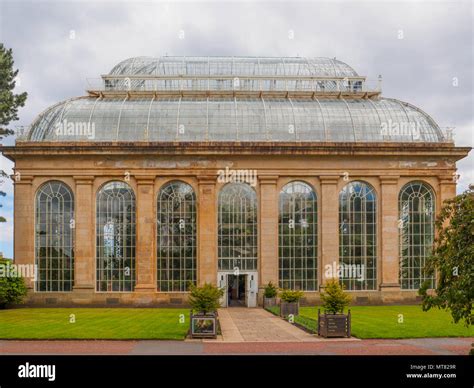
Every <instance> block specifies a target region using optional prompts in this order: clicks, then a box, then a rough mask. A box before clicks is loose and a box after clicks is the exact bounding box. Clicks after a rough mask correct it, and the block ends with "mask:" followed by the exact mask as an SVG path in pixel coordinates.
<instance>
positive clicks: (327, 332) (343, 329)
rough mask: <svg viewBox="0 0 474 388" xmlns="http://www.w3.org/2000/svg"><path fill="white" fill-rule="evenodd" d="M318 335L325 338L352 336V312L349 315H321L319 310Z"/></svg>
mask: <svg viewBox="0 0 474 388" xmlns="http://www.w3.org/2000/svg"><path fill="white" fill-rule="evenodd" d="M318 335H320V336H321V337H325V338H336V337H350V336H351V310H349V312H348V313H347V314H321V311H320V310H319V309H318Z"/></svg>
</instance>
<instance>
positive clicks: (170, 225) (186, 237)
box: [157, 181, 196, 291]
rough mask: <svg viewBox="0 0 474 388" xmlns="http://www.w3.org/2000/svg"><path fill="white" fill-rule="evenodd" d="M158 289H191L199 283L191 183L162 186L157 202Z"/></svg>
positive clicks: (178, 182)
mask: <svg viewBox="0 0 474 388" xmlns="http://www.w3.org/2000/svg"><path fill="white" fill-rule="evenodd" d="M157 217H158V219H157V232H158V233H157V235H158V236H157V238H158V241H157V289H158V291H187V290H188V287H189V284H190V283H192V284H196V197H195V195H194V191H193V188H192V187H191V186H190V185H188V184H187V183H184V182H181V181H174V182H170V183H168V184H166V185H165V186H164V187H162V188H161V190H160V192H159V194H158V202H157Z"/></svg>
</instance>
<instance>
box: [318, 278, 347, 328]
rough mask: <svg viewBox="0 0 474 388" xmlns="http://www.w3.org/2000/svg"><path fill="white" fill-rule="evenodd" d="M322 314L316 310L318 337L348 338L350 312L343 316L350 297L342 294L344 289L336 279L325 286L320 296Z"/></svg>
mask: <svg viewBox="0 0 474 388" xmlns="http://www.w3.org/2000/svg"><path fill="white" fill-rule="evenodd" d="M321 300H322V302H323V309H324V314H321V310H320V309H318V335H320V336H322V337H350V336H351V310H349V311H348V313H347V314H344V309H345V308H346V307H347V306H349V304H350V302H351V297H350V295H348V294H346V293H345V292H344V287H343V286H341V285H340V284H339V281H338V280H336V279H331V280H329V281H328V283H327V284H326V287H325V289H324V292H323V293H322V294H321Z"/></svg>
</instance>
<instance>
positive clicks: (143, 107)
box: [28, 97, 443, 142]
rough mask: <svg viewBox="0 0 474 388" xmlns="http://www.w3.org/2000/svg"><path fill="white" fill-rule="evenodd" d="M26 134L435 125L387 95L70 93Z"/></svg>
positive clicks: (418, 136)
mask: <svg viewBox="0 0 474 388" xmlns="http://www.w3.org/2000/svg"><path fill="white" fill-rule="evenodd" d="M28 140H30V141H129V142H130V141H156V142H160V141H164V142H165V141H183V142H192V141H212V142H219V141H252V142H255V141H276V142H278V141H281V142H285V141H312V142H328V141H329V142H382V141H384V142H386V141H389V142H440V141H443V135H442V132H441V130H440V129H439V127H438V125H436V123H435V122H434V121H433V120H432V119H431V118H430V117H429V116H428V115H427V114H426V113H424V112H422V111H421V110H419V109H417V108H416V107H414V106H412V105H410V104H407V103H404V102H401V101H398V100H393V99H378V100H370V99H358V100H356V99H353V100H341V99H321V100H311V99H284V98H280V99H268V100H263V99H240V100H236V99H223V98H208V99H199V98H178V97H176V98H162V99H154V98H139V99H117V98H104V99H101V98H97V99H92V98H88V97H85V98H77V99H72V100H68V101H65V102H62V103H60V104H57V105H55V106H53V107H52V108H50V109H48V110H46V111H45V112H44V113H43V114H42V115H41V116H40V117H39V118H38V119H37V120H36V121H35V122H34V123H33V125H32V128H31V130H30V132H29V136H28Z"/></svg>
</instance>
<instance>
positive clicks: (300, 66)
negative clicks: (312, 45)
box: [109, 56, 358, 77]
mask: <svg viewBox="0 0 474 388" xmlns="http://www.w3.org/2000/svg"><path fill="white" fill-rule="evenodd" d="M109 75H151V76H219V75H221V76H237V77H238V76H282V77H284V76H315V77H319V76H327V77H357V76H358V74H357V73H356V71H355V70H354V69H353V68H352V67H350V66H349V65H347V64H346V63H344V62H341V61H339V60H337V59H335V58H334V59H331V58H324V57H316V58H302V57H174V56H164V57H135V58H129V59H126V60H124V61H122V62H120V63H119V64H117V65H116V66H114V68H113V69H112V70H111V71H110V73H109Z"/></svg>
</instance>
